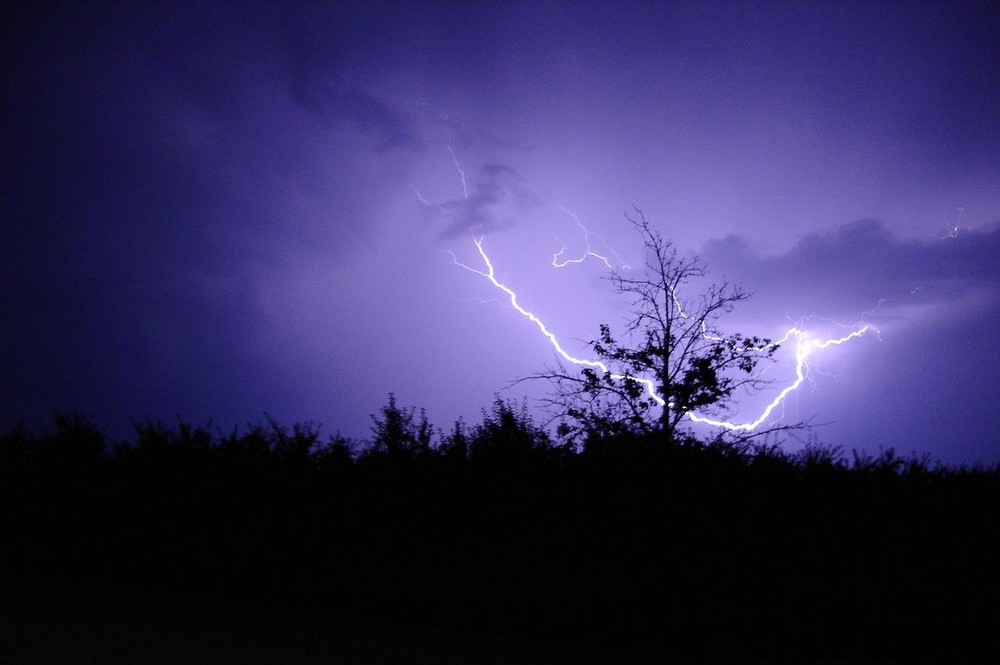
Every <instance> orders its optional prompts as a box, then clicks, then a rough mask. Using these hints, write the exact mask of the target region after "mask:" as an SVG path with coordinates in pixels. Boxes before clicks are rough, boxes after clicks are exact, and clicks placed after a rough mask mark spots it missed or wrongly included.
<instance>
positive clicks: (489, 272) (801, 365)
mask: <svg viewBox="0 0 1000 665" xmlns="http://www.w3.org/2000/svg"><path fill="white" fill-rule="evenodd" d="M475 245H476V249H477V250H478V251H479V256H480V257H481V258H482V260H483V264H484V265H485V266H486V269H485V271H484V270H478V269H476V268H472V267H470V266H468V265H466V264H464V263H461V262H460V261H458V259H457V258H455V256H454V255H452V260H453V261H454V262H455V265H457V266H459V267H461V268H464V269H465V270H468V271H469V272H471V273H474V274H476V275H479V276H481V277H484V278H486V279H487V280H489V282H490V283H491V284H492V285H493V286H494V288H496V289H498V290H500V291H502V292H503V293H504V294H506V296H507V298H508V300H509V301H510V304H511V307H513V308H514V309H515V310H516V311H517V313H518V314H520V315H521V316H523V317H524V318H526V319H528V320H529V321H531V322H532V323H533V324H535V327H536V328H538V330H539V332H541V333H542V335H543V336H544V337H545V338H546V339H548V340H549V343H550V344H551V345H552V348H553V349H555V351H556V353H558V354H559V355H560V356H561V357H562V358H564V359H565V360H566V361H567V362H570V363H573V364H574V365H579V366H581V367H591V368H594V369H599V370H601V371H602V372H605V373H607V374H611V377H612V378H614V379H619V380H622V379H628V380H632V381H636V382H638V383H641V384H642V385H643V386H645V389H646V394H647V395H649V397H650V398H651V399H652V400H653V401H655V402H656V403H657V404H659V405H660V406H661V407H668V408H669V407H670V406H673V405H672V404H671V405H668V404H667V403H666V401H665V400H664V399H663V398H662V397H661V396H660V395H658V394H657V392H656V386H655V384H654V382H653V381H652V380H651V379H647V378H642V377H636V376H625V375H622V374H613V373H611V370H610V368H608V366H607V365H605V364H604V363H602V362H600V361H599V360H587V359H583V358H577V357H575V356H572V355H570V354H569V353H568V352H567V351H566V350H565V349H564V348H563V347H562V345H561V344H560V343H559V339H558V338H557V337H556V336H555V334H554V333H553V332H552V331H551V330H549V329H548V327H546V325H545V323H544V322H543V321H542V320H541V319H540V318H538V316H536V315H535V314H533V313H532V312H530V311H528V310H526V309H524V308H523V307H522V306H521V305H520V304H519V303H518V301H517V293H515V292H514V290H513V289H511V288H510V287H508V286H507V285H506V284H504V283H503V282H501V281H500V280H499V279H497V276H496V270H495V269H494V267H493V262H492V261H491V260H490V257H489V256H488V255H487V254H486V250H485V249H483V239H482V238H478V239H476V240H475ZM674 299H675V304H676V305H677V307H678V311H679V312H680V314H681V316H684V317H685V318H686V315H685V314H684V312H683V310H680V304H679V303H677V302H676V296H674ZM869 329H870V326H868V325H864V326H862V327H860V328H858V329H856V330H853V331H852V332H850V333H849V334H847V335H844V336H843V337H838V338H833V339H824V340H820V339H813V338H811V337H810V336H809V334H808V332H807V331H805V330H802V329H801V328H798V327H794V328H790V329H789V330H788V331H787V332H786V333H785V335H784V336H783V337H782V338H781V339H780V340H778V341H777V342H772V343H771V344H770V345H769V346H775V345H778V344H783V343H785V342H788V341H789V340H792V339H794V340H795V380H794V381H793V382H792V383H791V384H789V385H787V386H785V388H783V389H782V390H781V391H780V392H779V393H778V394H777V396H776V397H775V398H774V399H773V400H771V402H770V403H769V404H768V405H767V406H766V407H765V408H764V410H763V411H762V412H761V414H760V415H759V416H758V417H757V419H756V420H753V421H750V422H745V423H733V422H729V421H725V420H714V419H712V418H706V417H704V416H699V415H698V414H697V413H695V412H693V411H686V412H685V415H686V416H687V417H688V418H690V419H691V420H692V421H693V422H696V423H702V424H705V425H711V426H713V427H720V428H723V429H727V430H730V431H742V432H749V431H752V430H754V429H756V428H757V427H758V426H760V425H761V424H762V423H763V422H764V421H765V420H767V419H768V417H770V415H771V413H773V412H774V410H775V409H776V408H777V407H778V406H779V405H780V404H781V403H782V402H783V401H784V400H785V398H786V397H788V395H789V394H791V393H792V392H794V391H795V390H796V389H797V388H798V387H799V386H801V385H802V383H803V382H804V381H805V380H806V378H807V377H808V375H809V358H810V356H811V355H812V354H813V352H814V351H817V350H820V349H825V348H828V347H830V346H839V345H841V344H844V343H845V342H847V341H849V340H852V339H855V338H858V337H861V336H862V335H864V334H865V333H866V332H868V330H869ZM713 339H714V338H713Z"/></svg>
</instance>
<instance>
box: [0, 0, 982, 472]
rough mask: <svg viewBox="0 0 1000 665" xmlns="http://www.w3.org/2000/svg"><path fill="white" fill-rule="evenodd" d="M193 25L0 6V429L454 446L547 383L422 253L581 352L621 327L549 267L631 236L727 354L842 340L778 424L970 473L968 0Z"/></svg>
mask: <svg viewBox="0 0 1000 665" xmlns="http://www.w3.org/2000/svg"><path fill="white" fill-rule="evenodd" d="M35 4H39V5H41V4H43V3H28V5H29V6H31V5H35ZM193 4H194V3H139V2H135V3H132V2H129V3H107V4H106V5H105V4H104V3H44V7H42V8H38V9H35V10H22V11H21V13H12V10H11V9H9V8H8V9H5V10H3V13H4V18H3V24H4V27H5V30H4V33H5V34H4V37H3V39H2V40H0V44H2V45H0V57H2V61H3V62H4V65H5V66H4V69H5V72H6V76H5V78H4V86H3V89H4V94H3V97H4V103H3V111H2V112H3V129H2V145H0V155H2V156H3V157H2V160H0V162H2V167H0V168H2V177H3V186H2V198H0V205H2V208H0V210H2V221H0V243H2V244H0V246H2V247H3V249H4V260H3V261H2V263H0V280H2V282H0V286H2V291H0V314H2V319H0V320H2V323H0V427H2V428H4V429H6V428H9V427H11V426H13V425H14V424H15V423H17V422H18V421H19V420H23V421H24V422H25V423H26V424H27V425H29V426H31V427H35V428H37V427H42V426H44V425H46V423H48V422H49V414H50V412H51V410H52V409H60V410H70V409H76V410H80V411H83V412H85V413H88V414H91V415H93V416H94V418H95V420H96V421H97V422H98V423H99V424H101V425H102V426H104V427H106V428H107V429H108V430H109V432H111V433H112V434H113V435H119V436H126V435H127V434H128V432H129V431H130V430H129V428H130V422H131V420H133V419H138V420H144V419H147V418H154V419H164V420H166V421H168V422H172V421H173V420H174V418H175V416H180V417H182V418H183V419H185V420H191V421H194V422H204V421H206V420H208V419H211V420H212V422H213V423H214V424H216V425H219V426H221V427H224V428H228V427H230V426H232V425H233V424H245V423H247V422H248V421H253V422H257V421H259V420H260V419H261V418H262V417H263V414H265V413H267V414H269V415H270V416H272V417H273V418H275V419H276V420H277V421H278V422H280V423H283V424H291V423H292V422H295V421H302V420H312V421H317V422H321V423H323V426H324V432H327V433H333V432H335V431H338V430H339V431H340V432H342V433H343V434H345V435H347V436H350V437H355V438H364V437H366V436H368V434H369V429H368V427H369V425H370V419H369V414H371V413H374V412H376V411H377V410H378V409H379V408H380V407H381V406H382V405H384V404H385V402H386V399H387V395H388V393H389V392H390V391H392V392H395V393H396V395H397V398H398V400H399V402H400V403H401V404H403V405H415V406H422V407H426V409H427V412H428V415H429V417H430V419H431V421H432V422H433V423H435V424H436V425H438V426H440V427H445V428H447V427H448V426H449V424H450V423H451V422H452V421H453V420H454V419H456V418H458V417H463V418H465V419H466V420H467V421H469V422H477V421H478V420H479V418H480V410H481V409H482V408H483V407H488V406H489V405H490V403H491V402H492V400H493V396H494V394H495V393H497V392H499V393H500V394H501V396H503V397H506V398H511V399H515V400H516V399H520V398H521V397H523V396H525V395H528V396H531V395H539V394H543V393H544V392H545V390H546V389H547V388H546V386H545V385H541V384H531V385H528V386H524V385H518V386H514V387H512V388H505V386H507V385H508V384H509V383H510V382H511V381H512V380H513V379H516V378H518V377H521V376H526V375H529V374H531V373H532V372H534V371H537V370H541V369H543V368H544V367H545V366H546V365H551V364H552V363H553V362H554V360H555V354H554V352H553V349H552V347H551V346H550V345H549V343H548V341H547V340H546V339H544V338H543V337H542V336H541V335H540V334H539V333H538V331H537V329H535V328H534V327H533V326H532V325H531V323H529V322H528V321H526V320H524V319H523V318H521V317H520V316H518V315H517V314H516V313H515V312H514V311H513V310H512V309H511V308H510V307H509V306H508V307H505V306H504V304H503V303H502V302H501V298H502V294H501V293H499V292H497V291H496V290H495V289H493V288H492V287H491V286H490V284H489V283H488V282H487V281H486V280H484V279H483V278H482V277H479V276H477V275H475V274H472V273H470V272H467V271H465V270H463V269H461V268H460V267H458V266H456V265H455V263H454V261H453V258H452V254H453V255H454V256H455V258H456V259H457V260H458V261H461V262H464V263H466V264H469V265H470V266H473V267H477V268H481V267H482V265H481V263H478V259H479V257H478V254H477V252H476V248H475V245H474V243H473V240H474V238H476V237H480V236H482V237H484V246H485V248H486V250H487V251H488V252H489V253H490V256H491V258H492V259H493V262H494V264H495V266H496V269H497V274H498V276H499V278H500V279H502V280H503V281H504V282H505V283H506V284H507V285H508V286H510V287H511V288H513V289H515V290H517V291H518V293H519V296H520V299H521V303H522V304H523V305H524V306H525V307H526V308H528V309H530V310H531V311H533V312H534V313H536V314H537V315H539V316H540V317H542V319H544V321H545V322H546V324H547V325H548V326H549V327H550V328H551V329H552V330H553V331H554V332H555V333H556V334H557V335H558V336H559V337H560V339H561V340H562V341H563V342H564V344H565V346H566V347H567V349H568V350H569V351H570V352H572V353H576V354H577V355H585V354H586V353H585V351H586V346H585V343H586V341H587V340H589V339H592V338H593V337H594V336H595V335H596V333H597V326H598V324H599V323H602V322H607V323H610V324H612V325H613V326H617V325H618V324H619V323H620V321H621V317H622V314H623V310H622V307H621V302H620V301H619V299H617V298H616V297H615V296H614V294H613V293H612V291H611V290H610V285H609V284H608V282H607V281H606V280H602V279H601V277H602V275H606V269H605V268H604V266H603V264H602V263H601V262H600V261H598V260H596V259H594V258H593V257H592V258H590V259H588V260H587V261H584V262H582V263H580V264H571V265H568V266H566V267H565V268H562V269H559V270H557V269H555V268H553V267H552V265H551V264H552V256H553V254H554V253H556V252H558V251H559V250H560V248H561V247H563V246H564V245H565V247H566V250H565V251H566V254H565V256H567V257H568V256H575V257H578V256H582V255H583V254H585V252H586V251H587V238H588V236H587V235H586V234H585V233H584V231H583V230H582V228H581V226H580V225H582V226H583V227H585V228H586V229H588V230H589V232H590V236H589V239H590V248H591V249H592V250H593V251H595V252H600V253H602V254H605V255H608V256H609V257H612V258H614V257H615V256H617V257H618V258H617V259H616V261H617V262H620V263H626V264H630V265H638V264H641V262H642V253H641V251H640V249H641V248H640V246H639V244H638V238H637V236H636V235H635V233H634V231H633V230H632V229H631V228H630V226H629V225H628V223H627V222H626V221H625V218H624V213H625V212H627V211H631V209H632V206H633V205H636V206H638V207H640V208H642V210H643V211H644V212H645V214H646V216H647V218H649V219H650V220H651V221H653V222H654V223H655V225H656V226H657V227H658V228H659V230H660V231H661V232H662V233H663V235H664V236H666V237H667V238H670V239H671V240H673V241H674V242H675V244H676V246H677V247H678V248H679V249H680V250H681V251H682V252H685V253H688V252H693V253H697V254H699V255H700V256H701V257H702V258H703V259H704V260H705V262H706V263H707V266H708V268H709V270H710V271H711V276H712V277H713V278H715V279H716V280H722V279H726V280H729V281H733V282H737V283H740V284H742V285H743V286H745V287H746V288H747V289H749V290H752V291H754V293H755V295H754V297H753V299H752V300H751V301H750V302H749V303H747V304H746V306H744V307H741V308H739V309H737V310H736V311H735V312H734V313H733V314H732V315H731V316H730V317H729V318H727V319H725V320H724V324H725V326H726V327H727V328H730V327H731V331H732V332H736V331H740V332H744V333H747V334H758V335H764V336H770V337H777V336H780V335H781V333H782V332H783V331H784V330H785V329H786V328H787V327H789V326H791V325H793V324H795V323H798V322H800V321H803V322H804V323H803V325H804V326H805V327H807V328H809V329H810V330H811V331H813V332H814V333H816V334H824V335H825V334H829V335H839V334H843V331H844V328H841V327H839V326H838V325H837V324H838V323H839V324H843V325H848V326H850V325H854V324H856V323H857V322H859V321H867V322H869V323H870V324H872V325H874V326H877V327H878V329H879V331H880V334H878V335H876V334H869V335H866V336H865V337H862V338H860V339H856V340H852V341H851V342H850V343H849V344H845V345H843V346H841V347H838V348H835V349H829V350H827V351H825V352H822V353H817V354H816V355H815V363H814V366H813V371H812V373H811V375H810V379H811V380H810V381H809V382H807V383H806V384H803V386H802V387H801V389H800V390H798V391H796V392H795V393H793V394H792V395H790V396H789V398H788V399H787V401H786V402H785V403H784V405H783V408H781V409H778V410H777V411H776V412H775V413H776V415H777V416H778V417H779V418H783V419H784V421H795V420H803V419H810V418H812V419H813V420H814V422H817V423H829V424H827V425H824V426H822V427H817V428H816V429H815V430H813V434H814V435H815V436H816V437H817V438H818V439H819V440H820V441H822V442H825V443H830V444H838V445H841V446H843V447H844V449H845V450H848V451H849V450H850V449H851V448H859V449H867V450H871V451H877V450H878V448H879V446H885V447H889V446H893V447H895V448H896V449H897V450H898V451H899V452H902V453H909V452H910V451H917V452H929V453H930V454H931V455H932V456H933V457H935V458H940V459H942V460H944V461H946V462H951V463H957V462H963V461H966V462H977V461H982V462H988V463H992V462H996V461H1000V435H998V433H997V432H998V428H997V425H1000V418H998V416H997V412H998V406H1000V405H998V398H997V395H1000V348H998V345H997V333H996V325H997V323H998V322H1000V261H998V260H997V258H998V257H1000V225H998V222H1000V13H998V12H997V11H996V4H995V3H989V2H984V3H979V4H977V3H963V2H941V3H909V2H905V3H904V2H900V3H888V2H886V3H879V2H870V1H868V2H857V3H851V2H829V3H827V2H773V3H767V2H764V3H708V2H691V3H688V2H678V3H673V2H664V3H656V4H653V3H607V4H605V3H601V4H598V3H578V2H564V3H562V2H557V3H536V2H530V3H528V2H525V3H509V4H503V5H502V6H500V7H497V6H496V4H498V3H482V4H475V3H459V4H455V5H450V6H449V5H444V4H442V3H430V4H428V5H421V4H419V3H380V2H364V3H360V2H359V3H344V2H340V3H315V4H312V3H309V4H306V3H261V4H259V5H256V4H255V3H251V2H205V3H197V6H192V5H193ZM463 181H464V182H463ZM578 222H579V224H580V225H578ZM789 351H790V349H789ZM777 360H778V362H777V363H775V364H774V365H773V366H771V367H770V368H769V370H768V376H769V377H770V378H773V379H774V380H775V381H776V384H775V385H776V390H777V389H778V388H780V387H781V385H783V384H784V383H787V382H789V381H791V380H792V378H793V370H794V368H793V365H792V363H793V358H792V356H791V355H790V353H779V354H778V356H777ZM764 397H765V398H766V396H764ZM759 401H760V400H759V399H758V400H757V401H756V402H755V401H752V400H748V401H747V402H745V403H743V404H742V406H743V407H744V412H745V415H750V414H751V412H752V410H753V408H756V406H758V403H759ZM765 401H766V399H765ZM539 417H540V418H541V417H542V416H541V415H540V416H539ZM696 431H699V430H696ZM799 445H801V444H800V443H799V442H797V441H790V442H789V443H788V446H789V447H790V448H794V447H796V446H799Z"/></svg>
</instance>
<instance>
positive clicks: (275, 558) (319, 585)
mask: <svg viewBox="0 0 1000 665" xmlns="http://www.w3.org/2000/svg"><path fill="white" fill-rule="evenodd" d="M415 415H416V414H414V413H413V412H407V411H405V410H404V411H399V410H396V411H395V412H393V411H383V414H382V420H381V421H377V425H379V426H377V427H376V431H375V437H374V439H373V440H372V441H371V442H369V443H368V444H366V445H365V446H363V447H361V448H360V449H356V450H353V451H352V449H351V446H349V445H348V443H347V442H345V441H342V440H339V439H336V438H334V439H333V440H330V441H325V442H324V441H321V440H320V439H319V438H318V436H317V435H316V432H315V431H314V430H313V429H312V428H309V427H305V426H301V427H295V428H293V429H291V430H286V429H283V428H281V427H279V426H277V425H274V424H269V425H267V426H261V427H252V428H249V429H247V430H245V431H241V432H232V433H229V434H224V433H218V432H212V431H210V430H208V429H207V428H198V427H191V426H187V425H183V424H182V425H179V426H177V427H174V428H171V427H166V426H163V425H159V424H146V425H140V426H139V427H137V431H136V437H135V440H133V441H130V442H128V443H127V445H121V446H117V447H116V446H109V445H108V442H107V441H106V440H104V438H103V436H102V435H101V434H100V432H99V431H98V430H96V429H95V428H93V426H91V425H90V424H89V423H88V422H87V421H85V420H81V419H79V418H72V417H70V418H66V417H64V418H61V419H60V420H58V421H57V424H56V430H55V431H54V432H51V433H49V434H46V435H44V436H30V435H27V434H25V433H24V432H20V431H15V432H12V433H10V434H9V435H6V436H4V437H3V438H2V439H0V464H2V466H0V481H2V484H0V488H2V489H0V500H2V503H0V527H2V533H3V534H4V535H3V546H2V549H0V564H2V575H0V583H2V585H3V586H2V588H0V593H2V596H0V612H2V614H0V620H2V624H0V625H2V628H0V630H2V639H0V662H4V661H7V662H14V663H48V662H94V663H98V662H100V663H104V662H170V663H185V662H191V663H194V662H244V663H245V662H250V663H268V662H275V663H277V662H282V663H284V662H303V663H314V662H315V663H328V662H329V663H338V662H346V663H351V662H358V663H362V662H363V663H380V662H385V663H397V662H398V663H403V662H406V663H410V662H412V663H422V662H435V663H450V662H463V663H465V662H486V663H490V662H496V663H521V662H524V663H561V662H573V663H581V662H595V663H596V662H601V663H604V662H609V663H615V662H628V663H632V662H636V663H644V662H694V663H699V662H795V663H800V662H845V663H856V662H914V661H927V662H936V661H942V660H948V661H951V662H973V661H982V662H989V659H990V657H991V656H993V657H995V656H997V655H998V653H1000V652H998V649H997V646H996V643H995V641H994V634H995V632H996V625H997V624H996V617H997V616H998V615H1000V602H998V601H1000V586H998V580H1000V574H998V564H997V562H998V561H1000V537H998V534H1000V531H998V520H1000V518H998V511H997V507H998V506H1000V474H998V472H997V470H996V469H949V468H945V467H941V466H936V465H932V464H929V463H928V462H927V461H925V460H919V459H915V458H906V459H900V458H898V457H896V456H895V455H893V454H892V453H885V454H883V455H881V456H879V457H875V458H872V457H865V456H854V457H852V458H851V459H847V458H843V457H841V456H839V455H838V454H837V453H836V451H830V450H824V449H821V448H816V447H813V448H810V449H808V450H807V451H805V452H804V453H801V454H798V455H794V456H790V455H786V454H783V453H781V452H780V451H778V450H776V449H774V448H766V447H757V448H750V447H738V446H731V445H721V444H715V445H702V444H697V443H694V442H668V441H663V440H659V439H657V438H656V437H655V436H651V437H628V438H626V437H619V438H617V439H615V440H603V441H598V440H592V441H589V442H588V443H587V445H586V446H585V447H583V448H581V449H571V448H568V447H561V446H558V445H555V444H553V442H552V441H550V440H549V439H548V437H546V436H545V435H544V433H542V432H540V431H538V430H537V429H535V428H534V427H533V426H532V425H531V423H530V421H528V420H527V419H526V418H525V417H524V416H523V415H520V416H519V415H518V414H516V413H514V412H513V411H511V410H510V409H509V408H507V407H505V406H503V405H498V406H497V407H496V408H495V409H494V411H493V412H492V413H491V414H489V415H487V417H486V420H485V422H484V423H483V424H482V425H479V426H476V427H473V428H468V429H464V428H461V427H459V428H456V429H455V430H454V431H453V432H452V433H451V434H449V435H438V434H434V433H433V431H432V430H430V429H428V428H425V427H424V426H423V424H422V422H421V421H420V419H419V418H416V417H415Z"/></svg>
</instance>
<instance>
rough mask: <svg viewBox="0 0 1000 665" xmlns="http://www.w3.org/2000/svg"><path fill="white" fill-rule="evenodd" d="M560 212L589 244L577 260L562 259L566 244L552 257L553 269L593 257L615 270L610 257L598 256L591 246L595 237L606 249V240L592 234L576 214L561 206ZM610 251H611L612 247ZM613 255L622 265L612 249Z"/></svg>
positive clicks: (625, 266) (623, 265) (622, 264)
mask: <svg viewBox="0 0 1000 665" xmlns="http://www.w3.org/2000/svg"><path fill="white" fill-rule="evenodd" d="M559 210H560V211H562V213H563V214H565V215H566V216H568V217H570V218H571V219H572V220H573V221H574V222H576V225H577V226H578V227H579V229H580V231H582V232H583V239H584V241H585V242H586V243H587V249H586V251H585V252H584V253H583V256H581V257H579V258H576V259H563V258H562V257H563V255H564V254H565V253H566V245H565V244H564V245H563V246H562V248H561V249H560V250H559V251H558V252H556V253H555V254H553V255H552V267H553V268H565V267H566V266H568V265H569V264H571V263H583V262H584V261H586V260H587V259H588V258H589V257H593V258H595V259H597V260H598V261H600V262H601V263H603V264H604V265H605V266H606V267H607V269H608V270H614V266H613V265H611V261H610V260H608V257H606V256H604V255H603V254H598V253H597V252H595V251H594V250H593V249H592V247H591V244H590V236H591V235H593V236H594V237H596V238H597V239H598V240H600V241H601V243H603V244H604V246H605V247H607V246H608V243H607V242H605V240H604V238H602V237H601V236H600V235H598V234H597V233H592V232H591V231H590V229H588V228H587V227H586V226H584V225H583V222H581V221H580V218H579V217H577V216H576V214H575V213H573V212H572V211H570V210H567V209H566V208H564V207H562V206H559ZM608 249H610V247H609V248H608ZM611 253H612V254H614V255H615V259H617V260H618V262H619V263H621V259H620V257H619V256H618V255H617V254H616V253H615V250H613V249H612V250H611ZM621 267H622V268H627V267H628V266H627V265H625V264H624V263H621Z"/></svg>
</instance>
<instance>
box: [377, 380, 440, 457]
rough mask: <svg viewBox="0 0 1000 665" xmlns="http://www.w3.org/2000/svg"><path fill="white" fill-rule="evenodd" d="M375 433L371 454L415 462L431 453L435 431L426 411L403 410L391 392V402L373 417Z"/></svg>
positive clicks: (409, 408)
mask: <svg viewBox="0 0 1000 665" xmlns="http://www.w3.org/2000/svg"><path fill="white" fill-rule="evenodd" d="M372 434H374V435H375V436H374V438H373V439H372V441H371V446H370V448H369V450H368V451H366V452H368V453H369V454H375V455H386V456H389V457H394V458H411V459H416V458H421V457H426V456H428V455H429V454H430V452H431V441H432V439H433V438H434V429H433V428H432V427H431V424H430V422H429V421H428V420H427V413H426V412H425V411H424V410H423V409H420V411H419V412H418V411H417V410H416V409H415V408H413V407H400V406H398V405H397V404H396V396H395V395H394V394H393V393H389V403H388V404H386V405H385V406H383V407H382V409H381V411H380V414H379V415H378V416H375V415H373V416H372Z"/></svg>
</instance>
